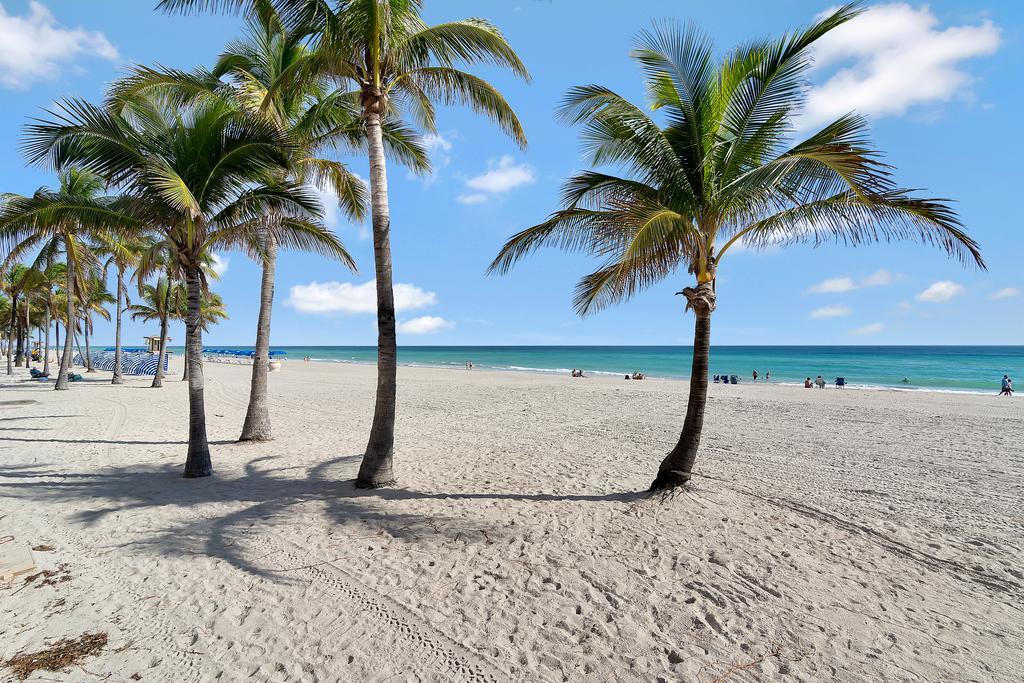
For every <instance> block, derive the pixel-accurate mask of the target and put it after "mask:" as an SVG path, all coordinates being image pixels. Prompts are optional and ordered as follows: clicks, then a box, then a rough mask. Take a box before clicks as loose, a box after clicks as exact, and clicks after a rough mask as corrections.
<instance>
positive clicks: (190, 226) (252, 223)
mask: <svg viewBox="0 0 1024 683" xmlns="http://www.w3.org/2000/svg"><path fill="white" fill-rule="evenodd" d="M115 104H116V107H107V108H100V107H96V106H94V105H92V104H90V103H88V102H84V101H81V100H64V101H62V102H61V103H60V104H59V105H58V107H57V109H56V111H54V112H51V118H50V120H41V121H38V122H37V123H35V124H33V125H32V126H30V127H29V131H28V136H27V137H28V144H27V145H26V148H27V151H28V153H29V158H30V160H31V161H32V162H33V163H48V164H50V165H52V166H54V167H56V168H67V167H76V166H77V167H82V168H87V169H89V170H91V171H94V172H96V173H99V174H101V175H102V176H103V177H105V178H107V179H108V181H109V182H110V184H111V185H113V186H117V187H122V188H123V189H124V192H125V195H126V197H127V202H128V204H126V208H125V212H123V214H122V220H124V221H127V222H128V223H131V224H132V225H134V226H136V228H138V227H139V226H141V225H148V226H154V229H157V230H158V231H159V233H160V238H161V239H162V240H164V241H166V242H168V243H169V244H171V245H173V256H174V258H175V261H174V262H173V263H172V264H170V265H171V268H172V269H173V271H174V272H175V274H176V275H177V276H180V277H181V278H182V279H183V280H184V282H185V285H186V289H187V292H188V307H187V311H188V313H187V316H186V321H185V328H186V329H185V346H186V358H187V362H188V364H189V444H188V456H187V457H186V460H185V471H184V476H185V477H205V476H209V475H211V474H212V473H213V467H212V463H211V460H210V447H209V442H208V440H207V435H206V410H205V399H204V391H203V366H202V327H201V323H202V320H201V308H200V302H201V299H202V291H203V283H204V280H205V276H204V274H203V271H202V262H203V259H204V257H208V255H209V254H210V252H212V251H213V250H215V249H218V248H226V249H231V248H239V247H242V246H243V245H246V244H250V243H251V242H252V241H253V239H254V238H253V235H254V234H257V233H258V231H259V229H260V225H262V222H263V217H264V216H266V215H267V214H268V213H275V214H277V215H279V216H280V217H281V218H280V223H281V225H282V226H283V229H287V230H289V231H291V232H292V233H294V234H295V235H299V236H301V235H311V234H315V235H316V238H315V239H316V240H318V242H317V243H318V244H322V245H326V244H330V245H332V249H333V250H335V251H337V252H341V251H344V249H343V247H342V246H341V244H340V242H338V241H337V238H335V237H334V236H333V234H332V233H330V231H329V230H327V228H325V227H324V226H323V225H321V224H320V222H319V219H320V214H321V207H320V205H319V202H318V201H317V200H316V197H315V196H313V195H312V194H311V193H310V192H309V191H307V190H306V189H304V188H302V187H300V186H298V185H296V184H294V183H290V182H284V181H280V180H279V178H280V176H281V175H282V174H283V173H287V172H288V170H289V164H290V161H291V157H290V152H291V149H290V143H289V142H288V140H287V139H286V138H285V137H284V136H283V135H282V134H281V133H280V131H279V130H277V129H276V128H275V127H274V126H272V125H269V124H268V123H267V122H266V121H265V120H262V119H259V118H256V117H251V116H246V115H244V114H243V113H241V112H239V111H238V110H237V109H235V108H232V107H230V106H227V105H226V104H225V103H224V102H222V101H220V100H218V99H204V100H202V101H201V102H198V103H196V104H194V105H193V106H190V107H188V108H187V109H185V108H182V107H180V106H174V105H173V104H172V103H168V102H162V101H159V100H156V99H149V98H145V97H125V98H120V99H119V100H118V101H117V102H116V103H115ZM298 239H301V238H298ZM321 248H322V249H325V248H326V247H321Z"/></svg>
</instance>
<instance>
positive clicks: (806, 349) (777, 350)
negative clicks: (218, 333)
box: [175, 346, 1024, 393]
mask: <svg viewBox="0 0 1024 683" xmlns="http://www.w3.org/2000/svg"><path fill="white" fill-rule="evenodd" d="M217 348H234V349H245V348H251V347H241V346H237V347H217ZM273 348H274V349H275V350H282V351H286V352H287V356H286V358H287V359H288V360H289V361H291V362H295V361H301V360H302V358H303V357H304V356H309V357H310V358H311V359H313V360H318V361H331V362H337V363H373V362H376V358H377V356H376V349H375V348H374V347H370V346H275V347H273ZM181 351H182V349H181V348H180V347H179V348H177V349H175V352H176V353H179V354H180V353H181ZM690 354H691V348H690V347H689V346H402V347H399V349H398V361H399V363H401V364H403V365H420V366H437V367H450V368H464V367H465V364H466V361H467V360H471V361H473V365H474V366H476V367H477V368H487V369H495V370H519V371H528V372H547V373H563V374H569V371H570V369H571V368H583V370H584V371H586V372H587V373H591V374H608V375H623V374H626V373H629V372H633V371H634V370H638V371H640V372H643V373H646V374H647V375H649V376H651V377H664V378H678V379H685V378H686V377H688V376H689V374H690V361H691V355H690ZM755 369H756V370H757V371H758V373H759V374H760V375H761V377H762V378H763V377H764V375H765V373H766V372H767V371H769V370H770V371H771V374H772V381H773V382H793V383H796V382H801V383H802V382H803V380H804V378H805V377H811V378H814V377H816V376H817V375H819V374H820V375H822V376H823V377H825V379H826V380H828V381H829V382H830V383H831V382H833V381H834V380H835V378H836V377H845V378H846V380H847V382H849V383H850V384H851V386H855V387H864V388H886V387H889V388H901V389H917V390H935V391H940V390H946V391H949V390H959V391H981V392H995V393H997V392H998V390H999V381H1000V379H1001V378H1002V376H1003V374H1009V375H1010V377H1011V378H1014V379H1015V380H1017V383H1018V386H1020V387H1021V388H1024V346H717V347H712V349H711V370H710V372H711V374H712V375H716V374H728V375H733V374H735V375H738V376H739V377H740V380H741V381H744V382H748V381H750V374H751V372H752V371H753V370H755ZM904 377H906V378H907V379H908V380H909V384H904V383H902V380H903V378H904Z"/></svg>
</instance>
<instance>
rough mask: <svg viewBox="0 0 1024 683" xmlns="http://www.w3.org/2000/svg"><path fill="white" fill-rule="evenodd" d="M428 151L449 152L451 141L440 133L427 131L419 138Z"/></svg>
mask: <svg viewBox="0 0 1024 683" xmlns="http://www.w3.org/2000/svg"><path fill="white" fill-rule="evenodd" d="M420 142H422V143H423V146H424V147H426V148H427V151H429V152H450V151H452V142H451V140H449V139H448V138H446V137H445V136H443V135H441V134H440V133H427V134H426V135H424V136H423V138H422V139H421V140H420Z"/></svg>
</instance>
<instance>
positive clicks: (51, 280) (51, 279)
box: [43, 262, 67, 375]
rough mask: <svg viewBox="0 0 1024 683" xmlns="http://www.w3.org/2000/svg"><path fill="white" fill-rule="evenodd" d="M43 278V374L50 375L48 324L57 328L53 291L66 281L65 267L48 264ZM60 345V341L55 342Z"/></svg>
mask: <svg viewBox="0 0 1024 683" xmlns="http://www.w3.org/2000/svg"><path fill="white" fill-rule="evenodd" d="M43 278H44V282H45V290H44V291H45V301H44V304H45V309H46V337H45V339H46V341H45V342H44V343H43V373H44V374H46V375H49V374H50V323H51V321H52V322H53V323H54V324H55V325H56V326H57V327H58V328H59V326H60V318H59V316H58V317H57V318H56V319H54V312H55V310H56V309H55V306H56V303H57V302H56V297H55V296H54V290H56V289H57V288H58V287H60V284H61V283H62V282H65V281H66V279H67V266H66V265H65V264H64V263H61V262H55V263H51V264H49V266H47V268H46V270H45V271H43ZM56 341H57V343H58V344H59V343H60V340H59V339H58V340H56Z"/></svg>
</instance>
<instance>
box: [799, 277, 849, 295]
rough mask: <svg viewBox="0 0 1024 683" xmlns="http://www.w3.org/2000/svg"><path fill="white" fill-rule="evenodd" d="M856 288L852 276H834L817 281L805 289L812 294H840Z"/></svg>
mask: <svg viewBox="0 0 1024 683" xmlns="http://www.w3.org/2000/svg"><path fill="white" fill-rule="evenodd" d="M856 288H857V285H856V284H854V282H853V278H852V277H834V278H832V279H830V280H825V281H824V282H819V283H818V284H816V285H812V286H811V287H809V288H808V289H807V291H808V292H811V293H812V294H841V293H843V292H850V291H853V290H854V289H856Z"/></svg>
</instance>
